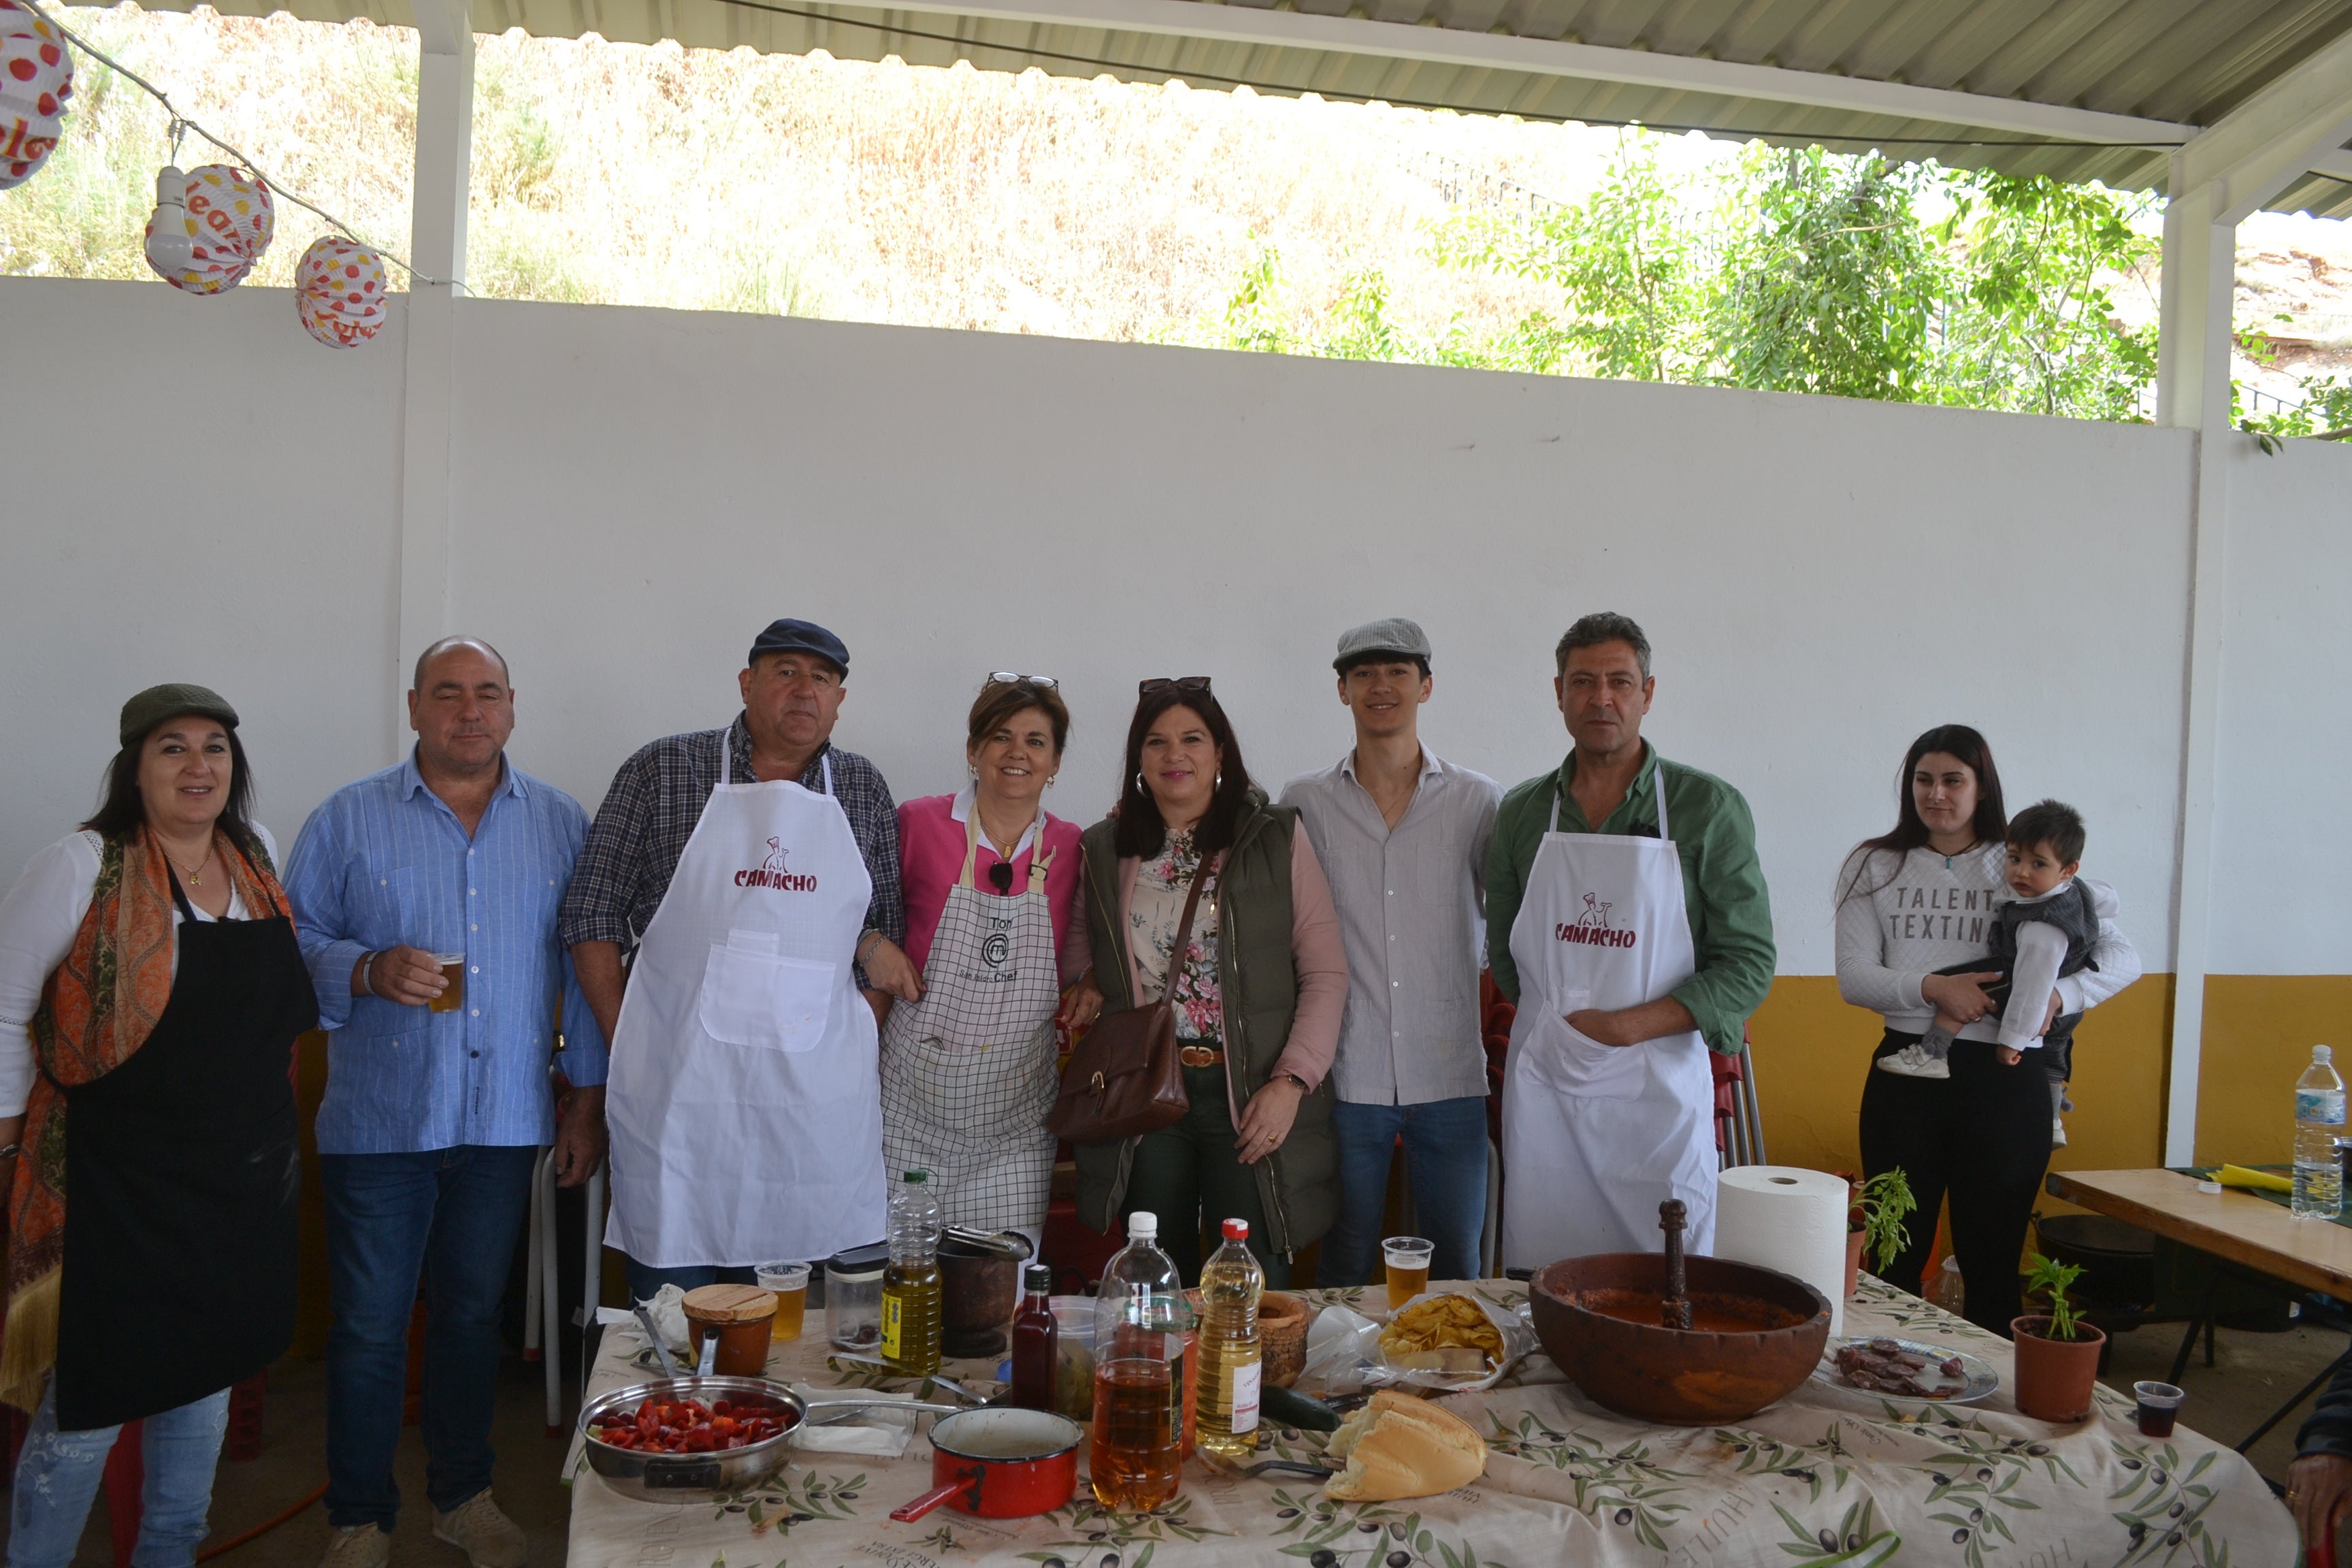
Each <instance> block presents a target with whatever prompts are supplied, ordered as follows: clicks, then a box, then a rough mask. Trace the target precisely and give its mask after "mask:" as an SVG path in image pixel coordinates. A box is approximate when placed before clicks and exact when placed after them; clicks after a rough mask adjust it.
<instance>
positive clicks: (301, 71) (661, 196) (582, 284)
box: [0, 5, 2352, 392]
mask: <svg viewBox="0 0 2352 1568" xmlns="http://www.w3.org/2000/svg"><path fill="white" fill-rule="evenodd" d="M67 15H68V16H69V18H70V19H71V20H72V22H73V24H74V25H76V26H79V27H82V28H84V29H86V30H87V31H89V33H90V34H91V35H92V36H93V37H95V38H96V39H98V40H99V41H100V43H101V44H102V45H104V46H105V47H108V48H110V50H114V51H117V52H119V53H120V54H121V56H122V58H124V59H125V61H126V63H129V64H131V65H132V66H133V67H134V68H138V69H140V70H141V71H142V72H143V73H145V74H147V75H149V76H151V77H152V78H153V79H156V80H157V81H159V82H160V83H162V84H163V85H164V86H166V87H167V88H169V89H171V90H172V91H173V93H174V94H175V96H177V97H178V99H179V100H180V101H181V102H182V104H183V105H184V107H185V108H186V109H187V110H189V111H190V112H192V113H194V114H195V115H197V116H198V117H199V118H201V119H202V120H204V121H205V122H206V123H207V124H209V125H210V126H212V127H213V128H214V129H215V130H216V131H218V132H221V133H222V134H223V135H225V136H226V138H227V139H228V140H230V141H232V142H236V143H238V144H239V145H241V146H243V147H244V148H245V149H246V150H247V152H248V153H251V154H252V156H253V157H254V158H255V159H256V160H257V161H258V163H260V165H261V166H262V167H263V168H264V169H266V170H268V172H270V173H271V174H273V175H275V176H276V177H278V178H279V179H280V180H282V181H284V182H286V183H288V184H290V185H291V186H292V187H293V188H295V189H298V190H300V191H302V192H304V193H306V194H308V195H310V196H312V197H313V199H315V200H318V201H320V203H321V204H322V205H326V206H328V207H329V208H331V209H332V210H334V211H336V212H338V213H340V214H341V216H344V217H345V218H346V219H347V220H349V221H350V222H351V224H352V226H354V227H355V228H356V229H358V230H359V231H360V232H361V233H362V235H364V236H368V237H373V238H374V239H376V240H378V241H379V242H381V243H384V244H386V245H388V246H390V247H393V248H394V249H404V248H405V242H406V238H407V230H408V194H409V192H408V187H409V163H410V156H411V148H412V145H413V140H414V133H415V127H414V116H415V37H414V35H412V34H410V33H408V32H407V31H405V30H404V29H399V28H386V27H377V26H370V25H368V24H365V23H354V24H352V25H350V26H328V25H323V24H317V23H305V22H298V21H295V20H293V19H292V18H290V17H289V16H283V15H279V16H273V17H270V18H268V19H266V20H258V21H256V20H247V19H242V18H227V17H222V16H218V15H216V14H215V13H213V12H210V11H208V10H199V11H197V12H195V13H194V14H192V15H179V14H174V13H154V14H148V13H143V12H142V11H140V10H139V9H137V8H136V7H135V6H132V5H120V6H116V7H113V8H111V9H99V8H89V7H75V8H71V9H69V10H68V13H67ZM77 105H78V106H77V108H76V110H75V112H74V114H73V115H72V117H71V118H70V120H69V121H68V136H67V140H66V142H65V143H64V145H63V146H62V147H60V149H59V150H58V154H57V155H56V156H55V158H53V159H52V161H51V163H50V164H49V166H48V167H47V169H46V170H44V171H43V172H42V173H41V174H39V175H37V177H36V178H35V179H34V180H33V181H31V182H30V183H29V184H26V185H24V186H21V187H19V188H18V189H16V190H14V191H10V192H6V193H0V273H22V274H36V275H40V274H47V275H57V276H76V277H102V278H145V277H147V276H148V274H147V272H146V269H145V267H144V265H143V263H142V260H141V258H140V256H139V242H140V229H141V225H142V221H143V219H144V217H145V214H146V211H147V207H148V205H149V203H150V200H151V193H152V177H153V171H154V169H155V168H156V166H157V165H159V164H160V163H163V161H164V159H165V157H166V155H167V153H168V151H169V149H168V145H167V142H166V138H165V123H164V117H163V112H162V110H160V109H159V108H158V107H157V106H156V105H155V104H154V103H153V102H152V100H149V99H147V98H146V97H145V96H144V95H142V94H140V93H138V92H137V91H135V90H133V89H129V88H128V87H127V85H126V84H124V83H122V82H121V81H119V80H117V79H114V78H113V77H112V75H111V73H110V72H107V71H106V70H104V69H103V68H98V67H96V66H94V65H86V66H85V68H84V69H83V71H82V73H81V77H80V92H79V98H78V100H77ZM1624 134H1627V133H1621V132H1611V131H1595V130H1588V129H1585V128H1581V127H1560V126H1551V125H1538V124H1528V123H1525V122H1520V121H1510V120H1498V119H1483V118H1478V117H1475V116H1464V115H1454V114H1446V113H1429V112H1424V111H1420V110H1395V109H1390V108H1386V107H1381V106H1370V107H1362V106H1355V105H1345V104H1336V103H1327V102H1323V101H1320V100H1312V99H1309V100H1295V99H1285V98H1275V97H1260V96H1258V95H1256V94H1254V93H1252V92H1250V91H1249V90H1247V89H1242V90H1239V91H1236V92H1222V91H1196V90H1192V89H1187V88H1185V87H1183V86H1182V85H1181V84H1175V85H1170V86H1165V87H1150V86H1126V85H1119V84H1117V83H1113V82H1111V81H1109V80H1108V79H1102V80H1097V81H1079V80H1072V79H1063V78H1054V77H1047V76H1045V75H1044V74H1042V73H1039V72H1034V71H1033V72H1030V73H1028V74H1025V75H1021V76H1012V75H1006V74H1003V73H1001V72H986V71H975V70H972V69H971V68H965V67H959V68H955V69H953V70H935V69H928V68H909V67H907V66H904V65H902V64H899V63H898V62H896V61H885V62H883V63H881V64H878V65H874V64H866V63H862V62H855V61H843V60H835V59H833V58H830V57H828V56H825V55H823V54H818V55H814V56H809V57H805V58H801V57H790V56H762V55H755V54H753V53H751V51H750V50H748V49H739V50H735V51H733V52H731V53H724V54H722V53H716V52H712V51H707V50H698V51H688V50H683V49H680V48H678V47H675V46H658V47H636V46H631V45H615V44H608V43H604V42H603V41H602V40H599V39H595V38H589V39H585V40H579V41H572V40H564V39H545V38H530V37H524V36H523V35H522V34H521V33H520V32H519V31H518V32H514V33H509V34H508V35H506V36H504V37H496V38H485V39H483V40H481V44H480V52H479V65H478V106H477V112H476V121H475V142H474V147H475V163H474V186H473V205H472V217H471V241H470V247H469V252H468V258H467V272H468V278H467V280H468V282H469V284H470V285H471V287H472V288H473V289H475V291H477V292H478V293H480V294H484V295H488V296H493V297H499V298H510V299H538V300H577V301H587V302H599V303H608V304H631V305H659V306H673V307H680V308H688V309H710V310H749V311H761V312H770V313H796V314H803V315H821V316H827V317H833V318H836V319H842V320H851V321H884V322H898V323H908V324H919V325H927V326H944V327H968V328H979V329H983V330H992V331H1028V332H1046V333H1054V334H1058V335H1065V336H1072V337H1085V338H1098V339H1111V340H1128V341H1131V340H1144V339H1181V340H1188V341H1193V342H1222V341H1225V338H1226V334H1225V332H1224V331H1223V322H1224V313H1225V307H1226V303H1227V301H1228V300H1229V299H1231V298H1232V297H1233V295H1234V291H1235V289H1236V288H1237V287H1238V286H1240V284H1241V282H1242V280H1243V279H1244V274H1245V273H1247V272H1248V271H1249V270H1250V268H1252V266H1253V264H1254V263H1256V262H1257V261H1259V259H1260V258H1261V257H1262V256H1263V254H1264V252H1265V250H1266V249H1267V248H1268V247H1272V248H1273V249H1274V250H1276V251H1278V253H1279V256H1280V272H1281V277H1282V284H1283V286H1282V293H1281V305H1280V308H1281V310H1282V311H1283V312H1284V313H1285V315H1286V317H1287V318H1288V329H1289V330H1288V331H1287V333H1286V339H1285V341H1286V342H1293V343H1315V342H1324V341H1327V340H1328V339H1330V338H1332V337H1334V336H1337V335H1339V333H1340V332H1341V331H1344V330H1345V321H1344V319H1343V318H1344V315H1345V310H1344V303H1345V300H1346V299H1347V297H1348V292H1349V290H1348V284H1349V280H1350V279H1354V278H1360V276H1361V275H1362V274H1364V273H1366V272H1369V271H1371V270H1375V269H1376V270H1377V271H1378V272H1379V273H1380V274H1381V282H1382V283H1383V284H1384V285H1385V289H1386V300H1387V311H1388V319H1389V321H1390V322H1391V324H1392V325H1393V326H1394V327H1396V328H1397V329H1399V330H1400V331H1401V332H1402V334H1403V335H1405V336H1408V337H1412V338H1417V339H1422V340H1434V339H1438V338H1441V337H1444V335H1445V334H1446V331H1447V329H1448V328H1449V326H1452V325H1455V324H1458V325H1459V326H1460V327H1461V328H1462V329H1464V330H1465V331H1466V332H1467V333H1468V334H1469V335H1471V336H1474V337H1479V336H1485V335H1486V334H1488V333H1491V332H1495V331H1502V330H1504V329H1506V328H1507V327H1508V326H1509V325H1510V324H1511V323H1513V322H1516V321H1519V320H1520V319H1521V318H1522V317H1524V316H1525V315H1526V314H1527V313H1528V311H1529V310H1533V309H1537V308H1540V307H1545V306H1549V305H1552V304H1555V303H1556V301H1557V295H1556V293H1554V292H1552V291H1551V290H1549V289H1547V288H1545V287H1544V286H1543V285H1541V284H1539V283H1535V282H1530V281H1528V280H1526V279H1519V278H1516V277H1513V276H1510V275H1508V274H1507V273H1503V272H1499V271H1496V270H1491V269H1490V270H1477V269H1464V268H1448V267H1444V266H1441V265H1439V264H1438V263H1437V262H1436V261H1435V260H1434V259H1433V258H1432V256H1431V255H1430V253H1429V246H1428V243H1427V236H1428V232H1429V228H1430V226H1431V225H1432V223H1433V221H1434V220H1436V219H1439V218H1441V217H1442V216H1444V215H1445V214H1446V213H1447V211H1448V210H1449V208H1448V204H1447V194H1448V186H1449V184H1451V186H1452V194H1454V195H1455V196H1457V197H1459V196H1461V195H1463V184H1464V182H1463V180H1462V178H1461V177H1462V176H1464V175H1465V174H1468V175H1470V176H1472V178H1471V179H1470V180H1469V181H1468V182H1467V184H1468V187H1469V190H1470V192H1471V194H1472V195H1473V197H1474V199H1475V194H1476V193H1477V192H1478V191H1480V190H1484V191H1486V192H1487V193H1489V194H1490V195H1491V194H1492V193H1494V192H1495V191H1496V190H1497V189H1498V182H1506V181H1507V182H1516V183H1517V185H1518V186H1520V187H1523V188H1524V189H1529V190H1533V191H1535V192H1539V193H1543V194H1544V195H1549V196H1550V197H1553V198H1556V199H1558V200H1561V201H1574V200H1577V199H1579V198H1580V197H1581V196H1582V195H1585V194H1586V192H1587V191H1588V190H1589V189H1590V188H1591V186H1592V184H1594V183H1595V182H1596V181H1597V180H1598V179H1600V178H1601V174H1603V172H1604V170H1605V169H1606V167H1607V165H1608V163H1609V162H1610V160H1611V158H1612V154H1613V153H1615V152H1616V150H1617V149H1618V147H1619V146H1620V144H1621V136H1622V135H1624ZM1631 134H1639V133H1631ZM1653 145H1654V148H1655V150H1656V152H1657V154H1658V156H1659V159H1660V162H1661V164H1662V165H1663V167H1664V169H1665V171H1666V172H1668V173H1669V174H1673V173H1675V172H1676V171H1681V172H1685V173H1689V172H1695V171H1696V170H1697V169H1699V168H1700V167H1701V166H1702V165H1706V164H1708V163H1714V162H1715V161H1717V160H1719V159H1722V158H1726V157H1728V156H1732V155H1734V154H1735V153H1737V148H1735V147H1733V146H1730V145H1728V144H1725V143H1719V142H1717V143H1710V142H1705V141H1703V140H1701V139H1698V138H1693V137H1685V138H1677V139H1666V138H1657V139H1655V140H1654V142H1653ZM209 156H211V154H209V153H206V152H205V151H204V150H202V149H201V148H198V147H195V146H194V145H192V146H191V148H190V149H189V150H188V151H186V152H185V153H183V155H182V162H183V163H185V164H194V163H199V162H204V161H206V159H207V158H208V157H209ZM1687 184H1689V185H1690V187H1691V188H1692V190H1693V191H1694V192H1696V191H1697V190H1699V189H1700V188H1701V187H1702V186H1703V184H1704V182H1698V181H1690V182H1687ZM1690 199H1694V200H1696V199H1697V198H1696V196H1694V197H1692V198H1690ZM1455 210H1458V209H1455ZM1693 216H1695V217H1696V216H1700V215H1699V214H1697V213H1696V212H1695V213H1694V215H1693ZM319 231H320V224H319V222H318V220H317V219H315V218H313V217H311V216H310V215H309V214H306V213H303V212H300V211H299V210H298V209H295V208H293V207H292V206H290V205H286V206H282V207H281V209H280V213H279V230H278V232H279V238H278V243H277V244H276V245H275V246H274V247H273V248H272V250H271V253H270V255H269V256H268V258H266V259H265V261H264V264H263V266H262V267H261V268H259V269H258V271H257V275H256V279H255V280H256V281H257V282H260V283H264V284H284V283H286V282H287V281H289V278H290V276H291V271H292V268H293V263H294V260H295V258H296V257H297V256H299V254H300V252H301V249H302V247H303V246H304V245H306V244H307V243H308V242H309V241H310V238H311V237H313V236H314V235H315V234H317V233H318V232H319ZM2245 240H2246V264H2245V266H2244V268H2242V280H2241V289H2240V294H2241V303H2240V311H2239V315H2240V320H2241V322H2242V325H2245V326H2249V327H2252V328H2254V329H2256V330H2262V329H2263V327H2266V326H2270V325H2271V324H2272V323H2273V322H2274V321H2276V318H2277V317H2279V316H2280V315H2282V314H2292V315H2293V316H2294V317H2295V318H2297V319H2298V321H2300V320H2302V319H2305V318H2308V321H2309V327H2308V329H2307V330H2304V331H2298V329H2295V328H2286V329H2284V330H2282V329H2278V328H2273V330H2274V331H2280V335H2281V336H2282V337H2283V338H2285V339H2288V340H2290V342H2287V343H2284V344H2283V345H2282V346H2283V348H2284V350H2285V353H2284V354H2283V355H2282V357H2281V363H2278V364H2276V365H2274V366H2273V367H2271V369H2270V372H2269V374H2267V375H2265V376H2263V377H2261V379H2262V380H2263V381H2265V382H2276V383H2277V384H2278V385H2277V387H2276V390H2278V391H2281V392H2291V391H2292V385H2291V378H2290V377H2289V376H2287V375H2286V374H2284V373H2285V372H2286V371H2287V370H2288V369H2289V367H2290V365H2293V366H2294V368H2297V369H2302V370H2305V371H2308V370H2312V369H2322V368H2326V369H2334V368H2336V362H2337V361H2338V360H2339V359H2340V358H2341V357H2342V355H2343V350H2342V347H2341V345H2342V344H2343V343H2344V342H2347V340H2352V242H2347V240H2346V239H2345V237H2344V226H2343V225H2340V224H2334V223H2312V222H2310V221H2308V220H2302V221H2300V222H2297V221H2296V220H2282V219H2272V218H2257V219H2256V220H2255V222H2254V223H2253V224H2251V225H2249V226H2248V228H2247V230H2246V231H2245ZM2140 281H2141V283H2142V284H2143V287H2142V288H2140V289H2126V290H2125V291H2124V294H2123V297H2121V298H2119V304H2120V305H2121V306H2122V308H2123V310H2125V312H2126V314H2130V313H2132V312H2133V311H2134V310H2144V311H2152V310H2153V308H2154V297H2155V289H2154V287H2153V283H2154V279H2152V278H2147V279H2141V280H2140ZM395 286H397V285H395ZM2133 295H2137V296H2138V302H2137V304H2135V303H2134V302H2133V300H2132V299H2131V298H2130V296H2133ZM2244 371H2245V373H2246V374H2249V375H2250V377H2251V376H2252V375H2253V374H2254V369H2253V367H2252V366H2247V367H2244Z"/></svg>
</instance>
